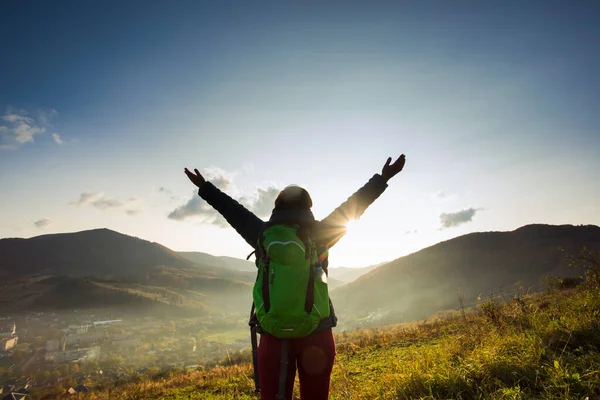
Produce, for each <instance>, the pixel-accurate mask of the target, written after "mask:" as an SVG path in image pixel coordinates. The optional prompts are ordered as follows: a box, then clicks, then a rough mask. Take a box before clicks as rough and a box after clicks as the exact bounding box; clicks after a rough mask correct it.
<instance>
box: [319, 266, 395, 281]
mask: <svg viewBox="0 0 600 400" xmlns="http://www.w3.org/2000/svg"><path fill="white" fill-rule="evenodd" d="M383 264H385V262H383V263H379V264H375V265H369V266H368V267H359V268H348V267H329V277H330V278H334V279H337V280H338V281H340V282H343V283H349V282H352V281H354V280H356V279H357V278H358V277H360V276H363V275H364V274H366V273H367V272H369V271H371V270H373V269H375V268H377V267H380V266H382V265H383Z"/></svg>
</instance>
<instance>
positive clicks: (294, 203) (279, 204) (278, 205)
mask: <svg viewBox="0 0 600 400" xmlns="http://www.w3.org/2000/svg"><path fill="white" fill-rule="evenodd" d="M311 207H312V199H311V198H310V195H309V194H308V192H307V191H306V189H304V188H301V187H300V186H296V185H289V186H287V187H286V188H285V189H283V190H282V191H281V192H279V195H278V196H277V198H276V199H275V210H310V208H311Z"/></svg>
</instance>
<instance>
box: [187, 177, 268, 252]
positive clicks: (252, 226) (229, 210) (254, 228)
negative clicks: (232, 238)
mask: <svg viewBox="0 0 600 400" xmlns="http://www.w3.org/2000/svg"><path fill="white" fill-rule="evenodd" d="M194 171H195V172H196V174H197V175H194V174H192V173H191V172H189V171H188V170H187V168H186V170H185V173H186V175H187V176H188V178H190V180H191V181H192V183H194V184H195V185H196V186H198V195H199V196H200V197H202V198H203V199H204V200H205V201H206V202H207V203H208V204H210V205H211V206H212V208H214V209H215V210H216V211H218V212H219V214H221V215H222V216H223V217H224V218H225V220H227V222H228V223H229V225H231V226H232V227H233V229H235V230H236V231H237V233H239V234H240V235H241V236H242V237H243V238H244V240H245V241H246V242H247V243H248V244H249V245H250V246H252V247H253V248H255V247H256V244H257V242H258V238H259V236H260V233H261V232H262V230H263V227H264V224H265V223H264V221H262V220H261V219H260V218H258V217H257V216H256V215H254V214H253V213H252V212H251V211H249V210H248V209H246V207H244V206H243V205H241V204H240V203H238V202H237V201H235V200H234V199H232V198H231V197H230V196H228V195H227V194H226V193H223V192H221V191H220V190H219V189H218V188H217V187H216V186H215V185H213V184H212V183H210V182H206V181H205V180H204V178H203V177H202V175H200V173H199V172H198V170H194Z"/></svg>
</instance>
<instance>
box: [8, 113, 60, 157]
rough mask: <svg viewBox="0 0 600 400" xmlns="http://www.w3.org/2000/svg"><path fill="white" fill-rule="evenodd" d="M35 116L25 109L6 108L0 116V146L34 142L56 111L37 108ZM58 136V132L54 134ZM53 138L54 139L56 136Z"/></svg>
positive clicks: (16, 145) (47, 126) (16, 146)
mask: <svg viewBox="0 0 600 400" xmlns="http://www.w3.org/2000/svg"><path fill="white" fill-rule="evenodd" d="M35 114H36V115H35V117H34V116H31V115H30V113H29V112H27V111H25V110H15V109H12V108H9V109H7V111H6V112H5V113H4V115H2V116H0V121H1V122H0V148H2V149H15V148H18V147H20V146H22V145H24V144H25V143H33V142H35V137H36V136H37V135H41V134H43V133H44V132H46V130H47V129H48V128H50V127H51V126H52V125H50V120H51V119H52V117H54V116H55V115H56V114H57V112H56V110H50V111H43V110H38V111H37V112H36V113H35ZM56 135H57V136H58V134H56ZM58 138H59V140H60V136H58ZM53 139H54V140H55V141H56V138H54V135H53Z"/></svg>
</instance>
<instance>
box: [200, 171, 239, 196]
mask: <svg viewBox="0 0 600 400" xmlns="http://www.w3.org/2000/svg"><path fill="white" fill-rule="evenodd" d="M235 175H237V173H235V172H227V171H225V170H224V169H221V168H219V167H215V166H210V167H208V168H205V169H204V174H203V175H202V176H204V179H206V180H207V181H210V182H211V183H212V184H213V185H215V186H216V187H218V188H219V189H221V190H223V191H225V190H228V189H230V188H231V187H232V186H233V180H234V178H235Z"/></svg>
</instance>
